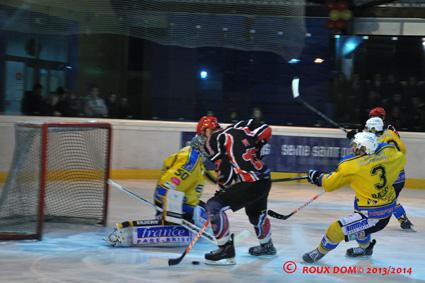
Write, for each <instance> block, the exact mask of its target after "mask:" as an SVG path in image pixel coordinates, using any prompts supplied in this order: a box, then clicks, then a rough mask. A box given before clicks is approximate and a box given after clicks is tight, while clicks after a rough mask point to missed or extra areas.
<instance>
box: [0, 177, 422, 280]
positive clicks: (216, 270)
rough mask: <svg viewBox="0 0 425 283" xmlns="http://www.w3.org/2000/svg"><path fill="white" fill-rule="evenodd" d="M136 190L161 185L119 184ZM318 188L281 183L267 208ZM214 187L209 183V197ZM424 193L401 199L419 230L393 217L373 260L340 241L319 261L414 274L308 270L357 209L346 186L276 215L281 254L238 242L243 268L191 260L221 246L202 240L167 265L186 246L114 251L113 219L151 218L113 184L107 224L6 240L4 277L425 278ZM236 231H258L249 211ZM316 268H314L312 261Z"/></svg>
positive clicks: (0, 248) (0, 276)
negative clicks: (289, 268) (331, 233)
mask: <svg viewBox="0 0 425 283" xmlns="http://www.w3.org/2000/svg"><path fill="white" fill-rule="evenodd" d="M121 183H122V184H125V185H127V186H128V187H129V188H131V189H132V190H133V191H134V192H135V193H137V194H140V195H141V196H143V197H145V198H148V199H151V198H152V193H153V188H154V185H155V182H153V181H132V180H128V181H121ZM319 190H320V189H318V188H316V187H313V186H312V185H304V184H297V183H294V182H292V183H289V182H288V183H278V184H277V183H275V184H274V185H273V188H272V192H271V196H270V198H269V207H270V208H271V209H274V210H276V211H278V212H281V213H284V214H287V213H289V212H291V211H292V210H293V209H295V208H296V207H298V206H300V205H301V204H303V203H304V202H305V201H307V200H308V199H310V198H311V197H313V196H314V195H315V194H317V193H318V192H319ZM213 192H214V187H213V186H212V185H207V186H206V192H205V194H204V196H203V199H204V200H206V199H208V197H210V196H211V195H212V194H213ZM424 198H425V190H409V189H405V190H404V191H403V192H402V193H401V197H400V200H401V202H402V204H403V205H404V207H405V209H406V211H407V213H408V215H409V217H410V218H411V220H412V222H413V223H414V224H415V226H416V228H417V230H418V232H417V233H408V232H403V231H401V230H400V227H399V224H398V222H397V221H396V220H395V219H392V220H391V221H390V224H389V225H388V226H387V227H386V228H385V229H384V230H383V231H381V232H378V233H377V234H375V235H374V238H376V239H377V244H376V246H375V249H374V254H373V256H372V257H370V258H367V259H365V258H362V259H359V258H357V259H351V258H347V257H346V256H345V250H346V249H347V248H349V247H351V246H354V245H355V243H354V242H350V243H341V244H340V245H339V246H338V248H337V249H336V250H334V251H332V252H331V253H329V254H328V255H327V256H326V257H324V258H323V260H322V261H321V262H320V264H318V265H316V266H320V267H326V266H329V267H330V268H331V269H332V268H333V267H335V266H336V267H342V266H358V267H359V266H363V267H365V268H366V269H367V267H390V266H391V267H402V268H404V267H405V268H409V267H411V268H412V274H411V275H409V274H404V275H377V274H356V275H354V274H345V275H341V274H303V273H302V268H303V266H304V264H303V263H302V261H301V256H302V255H303V253H305V252H307V251H310V250H312V249H313V248H315V247H316V246H317V244H318V243H319V241H320V239H321V238H322V236H323V233H324V232H325V231H326V229H327V227H328V225H329V224H330V223H331V222H332V221H333V220H335V219H337V218H339V217H341V216H345V215H348V214H350V213H351V212H352V201H353V193H352V191H350V190H349V189H344V190H340V191H336V192H332V193H327V194H325V195H323V196H322V197H320V198H319V199H317V200H316V201H315V202H313V203H312V204H311V205H310V206H308V207H306V208H305V209H303V210H302V211H300V212H299V213H297V214H296V215H294V216H293V217H291V218H290V219H288V220H286V221H282V220H277V219H271V221H272V229H273V241H274V243H275V246H276V248H277V249H278V255H277V256H275V257H271V258H255V257H252V256H250V255H249V254H248V253H247V250H248V248H249V247H250V246H252V245H256V244H257V240H256V238H255V237H254V233H252V236H250V237H248V238H246V239H244V240H243V241H241V242H240V243H237V245H236V252H237V258H236V260H237V265H235V266H224V267H223V266H207V265H205V264H203V263H201V264H200V265H192V264H191V262H192V261H193V260H198V261H202V259H203V254H204V253H206V252H208V251H210V250H211V249H214V248H215V247H214V246H212V245H211V244H209V243H208V242H206V241H200V242H198V243H197V244H196V245H195V247H194V248H193V249H192V251H191V252H190V253H189V254H188V255H187V256H186V258H185V259H183V261H182V263H181V264H179V265H177V266H173V267H169V266H167V263H166V262H167V259H168V258H174V257H178V256H179V255H180V253H181V252H182V251H183V248H150V249H142V248H112V247H108V246H106V245H105V244H104V242H103V240H102V238H103V237H104V236H105V235H106V234H107V233H108V232H110V231H111V230H112V227H113V225H114V223H116V222H120V221H125V220H129V219H132V220H135V219H149V218H151V217H152V215H153V211H152V208H150V207H148V206H146V205H145V204H143V203H139V202H137V200H134V199H132V198H130V197H128V196H127V195H125V194H123V193H122V192H118V191H115V190H114V189H111V195H110V208H109V216H108V227H94V226H84V225H65V224H49V225H47V226H46V227H45V233H44V238H43V241H41V242H37V241H7V242H0V282H2V283H3V282H120V283H123V282H184V283H192V282H211V283H225V282H330V283H332V282H356V283H358V282H425V237H424V231H425V207H424V204H425V201H424ZM228 215H229V217H230V228H231V230H232V232H236V233H237V232H238V231H241V230H243V229H250V230H251V229H252V228H251V226H250V224H249V222H248V219H247V217H246V216H245V214H244V211H243V210H241V211H239V212H237V213H232V212H230V213H228ZM288 260H292V261H294V262H295V263H296V264H297V265H298V268H297V270H296V271H295V272H294V273H292V274H287V273H285V272H284V271H283V270H282V265H283V263H284V262H286V261H288ZM309 266H311V265H309Z"/></svg>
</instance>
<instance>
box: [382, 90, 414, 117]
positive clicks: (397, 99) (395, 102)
mask: <svg viewBox="0 0 425 283" xmlns="http://www.w3.org/2000/svg"><path fill="white" fill-rule="evenodd" d="M408 102H409V100H408V98H405V99H403V97H402V95H401V93H397V92H396V93H394V94H393V95H392V97H391V98H390V100H388V101H387V103H385V105H386V108H388V109H391V108H393V107H395V106H398V108H400V110H401V111H402V112H405V113H407V112H408V111H409V109H408Z"/></svg>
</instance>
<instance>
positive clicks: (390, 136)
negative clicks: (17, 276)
mask: <svg viewBox="0 0 425 283" xmlns="http://www.w3.org/2000/svg"><path fill="white" fill-rule="evenodd" d="M382 109H383V108H382ZM375 112H376V111H375ZM373 113H374V112H373ZM373 113H372V114H373ZM384 113H385V112H384ZM382 117H385V116H382ZM365 130H366V131H369V132H371V133H374V134H375V135H376V137H377V138H378V141H379V142H385V143H389V144H393V145H394V146H395V147H396V148H397V149H398V150H399V151H401V152H402V153H403V154H406V146H405V144H404V143H403V141H402V140H401V139H400V136H399V135H398V133H397V132H396V131H395V130H394V129H390V128H387V129H384V121H383V119H382V118H381V117H379V116H373V117H371V118H369V119H368V120H367V121H366V125H365ZM405 175H406V174H405V172H404V169H403V170H402V171H401V172H400V175H399V177H398V178H397V180H396V181H395V183H394V189H395V190H396V191H397V195H398V194H400V192H401V190H402V189H403V187H404V183H405ZM393 214H394V216H395V217H396V218H397V220H398V222H399V223H400V227H401V228H402V229H403V230H404V231H412V232H414V231H415V229H414V225H413V224H412V222H410V220H409V219H408V218H407V215H406V211H405V210H404V208H403V206H402V205H401V204H400V203H399V202H397V205H396V208H395V210H394V213H393Z"/></svg>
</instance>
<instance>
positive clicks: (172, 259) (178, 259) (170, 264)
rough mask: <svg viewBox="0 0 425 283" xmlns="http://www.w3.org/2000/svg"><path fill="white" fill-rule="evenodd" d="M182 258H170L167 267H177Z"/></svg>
mask: <svg viewBox="0 0 425 283" xmlns="http://www.w3.org/2000/svg"><path fill="white" fill-rule="evenodd" d="M182 259H183V257H178V258H170V259H168V265H169V266H172V265H177V264H179V263H180V262H181V261H182Z"/></svg>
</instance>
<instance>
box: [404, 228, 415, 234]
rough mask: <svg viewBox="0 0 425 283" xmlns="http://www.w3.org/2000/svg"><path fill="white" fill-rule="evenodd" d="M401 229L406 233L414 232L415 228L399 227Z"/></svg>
mask: <svg viewBox="0 0 425 283" xmlns="http://www.w3.org/2000/svg"><path fill="white" fill-rule="evenodd" d="M401 231H404V232H407V233H414V232H416V229H415V228H413V227H412V228H409V229H403V228H402V229H401Z"/></svg>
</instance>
